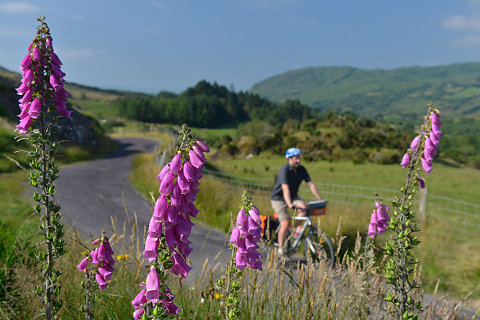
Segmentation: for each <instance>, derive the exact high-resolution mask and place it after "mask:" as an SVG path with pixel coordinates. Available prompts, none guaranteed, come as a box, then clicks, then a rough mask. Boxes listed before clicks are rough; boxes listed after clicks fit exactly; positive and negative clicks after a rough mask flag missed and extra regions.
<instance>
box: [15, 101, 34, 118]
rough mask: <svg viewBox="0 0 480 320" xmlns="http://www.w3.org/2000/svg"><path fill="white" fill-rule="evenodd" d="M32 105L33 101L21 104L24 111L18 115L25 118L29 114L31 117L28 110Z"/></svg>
mask: <svg viewBox="0 0 480 320" xmlns="http://www.w3.org/2000/svg"><path fill="white" fill-rule="evenodd" d="M31 105H32V104H31V103H27V104H24V105H21V106H20V110H22V111H21V112H20V114H19V115H18V117H19V118H20V119H23V118H25V117H26V116H29V117H30V115H29V114H28V110H29V109H30V106H31Z"/></svg>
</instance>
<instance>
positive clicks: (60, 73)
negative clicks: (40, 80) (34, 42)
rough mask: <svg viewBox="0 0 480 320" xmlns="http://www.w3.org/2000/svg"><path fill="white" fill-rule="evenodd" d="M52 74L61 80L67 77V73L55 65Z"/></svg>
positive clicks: (53, 64)
mask: <svg viewBox="0 0 480 320" xmlns="http://www.w3.org/2000/svg"><path fill="white" fill-rule="evenodd" d="M52 72H53V74H54V75H56V76H57V77H59V78H60V79H63V77H65V73H64V72H63V71H62V70H61V69H60V67H59V66H57V65H56V64H55V63H52Z"/></svg>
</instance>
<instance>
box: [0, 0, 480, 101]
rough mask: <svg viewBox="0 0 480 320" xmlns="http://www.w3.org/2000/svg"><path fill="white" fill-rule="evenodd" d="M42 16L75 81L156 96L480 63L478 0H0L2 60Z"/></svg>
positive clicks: (10, 65)
mask: <svg viewBox="0 0 480 320" xmlns="http://www.w3.org/2000/svg"><path fill="white" fill-rule="evenodd" d="M41 15H44V16H46V22H47V23H48V24H49V26H50V28H51V31H52V36H53V39H54V47H55V51H56V52H57V54H58V55H59V57H60V59H62V60H63V62H64V67H63V70H64V72H66V73H67V76H66V80H67V81H71V82H77V83H80V84H85V85H91V86H97V87H101V88H113V89H127V90H135V91H142V92H147V93H157V92H159V91H161V90H169V91H174V92H181V91H183V90H185V89H186V88H187V87H189V86H193V85H194V84H195V83H197V82H198V81H199V80H201V79H206V80H208V81H217V82H218V83H220V84H224V85H227V86H230V85H231V84H233V86H234V87H235V89H236V90H248V89H249V88H251V86H252V85H253V84H255V83H256V82H259V81H261V80H263V79H265V78H267V77H270V76H273V75H276V74H279V73H282V72H285V71H288V70H292V69H297V68H302V67H309V66H353V67H358V68H367V69H374V68H382V69H392V68H398V67H406V66H432V65H440V64H450V63H456V62H478V61H480V0H451V1H446V0H421V1H418V0H350V1H346V0H201V1H199V0H190V1H187V0H136V1H123V0H116V1H114V0H96V1H91V0H82V1H73V0H63V1H60V0H42V1H39V0H37V1H8V0H7V1H3V0H0V66H3V67H5V68H7V69H10V70H18V65H19V63H20V61H21V59H22V58H23V56H24V55H25V54H26V50H27V46H28V44H29V43H30V41H31V39H32V38H33V36H34V35H35V30H36V26H37V25H38V23H37V21H36V20H35V18H36V17H38V16H41Z"/></svg>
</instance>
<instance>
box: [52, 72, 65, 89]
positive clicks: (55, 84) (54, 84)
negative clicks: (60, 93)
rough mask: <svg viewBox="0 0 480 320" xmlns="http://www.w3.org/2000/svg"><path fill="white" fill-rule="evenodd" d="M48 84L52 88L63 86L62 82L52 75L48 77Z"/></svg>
mask: <svg viewBox="0 0 480 320" xmlns="http://www.w3.org/2000/svg"><path fill="white" fill-rule="evenodd" d="M50 84H51V85H52V87H53V88H55V89H56V88H57V87H61V86H62V85H63V82H62V81H60V80H59V79H58V78H57V77H56V76H55V75H54V74H51V75H50Z"/></svg>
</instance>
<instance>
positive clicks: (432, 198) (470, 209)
mask: <svg viewBox="0 0 480 320" xmlns="http://www.w3.org/2000/svg"><path fill="white" fill-rule="evenodd" d="M204 172H205V173H206V174H208V175H212V176H214V177H216V178H217V179H220V180H223V181H226V182H228V183H229V185H230V186H231V187H233V188H243V189H248V190H250V191H252V192H256V193H262V194H263V196H268V195H269V193H270V191H271V190H272V188H273V183H274V181H273V180H272V179H264V178H260V179H259V178H249V177H242V176H236V175H231V174H226V173H222V172H218V171H213V170H208V169H204ZM317 187H318V189H319V191H320V193H321V195H322V197H323V198H325V199H327V200H328V201H329V203H336V204H341V205H345V204H346V205H353V206H356V205H370V206H372V205H373V202H374V200H375V194H378V196H379V197H381V198H383V199H385V202H386V203H387V202H389V200H391V199H393V198H394V197H400V196H401V193H400V190H396V189H385V188H383V189H382V188H369V187H361V186H353V185H340V184H331V183H317ZM427 190H428V189H422V190H421V192H419V196H418V197H416V200H415V201H414V203H413V205H414V206H415V207H416V208H417V210H418V212H419V219H420V220H425V222H427V223H430V222H431V223H437V222H440V223H441V224H442V225H443V226H444V227H443V229H444V230H439V231H443V232H446V233H448V234H450V235H452V234H456V237H457V238H462V239H464V240H471V239H472V237H473V238H474V239H476V240H480V204H476V203H471V202H467V201H461V200H456V199H451V198H447V197H442V196H438V195H435V194H432V193H429V192H428V191H427ZM299 194H300V195H301V196H304V199H305V200H310V199H309V197H311V196H310V193H309V190H308V187H307V186H306V185H305V184H302V186H301V187H300V190H299Z"/></svg>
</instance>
